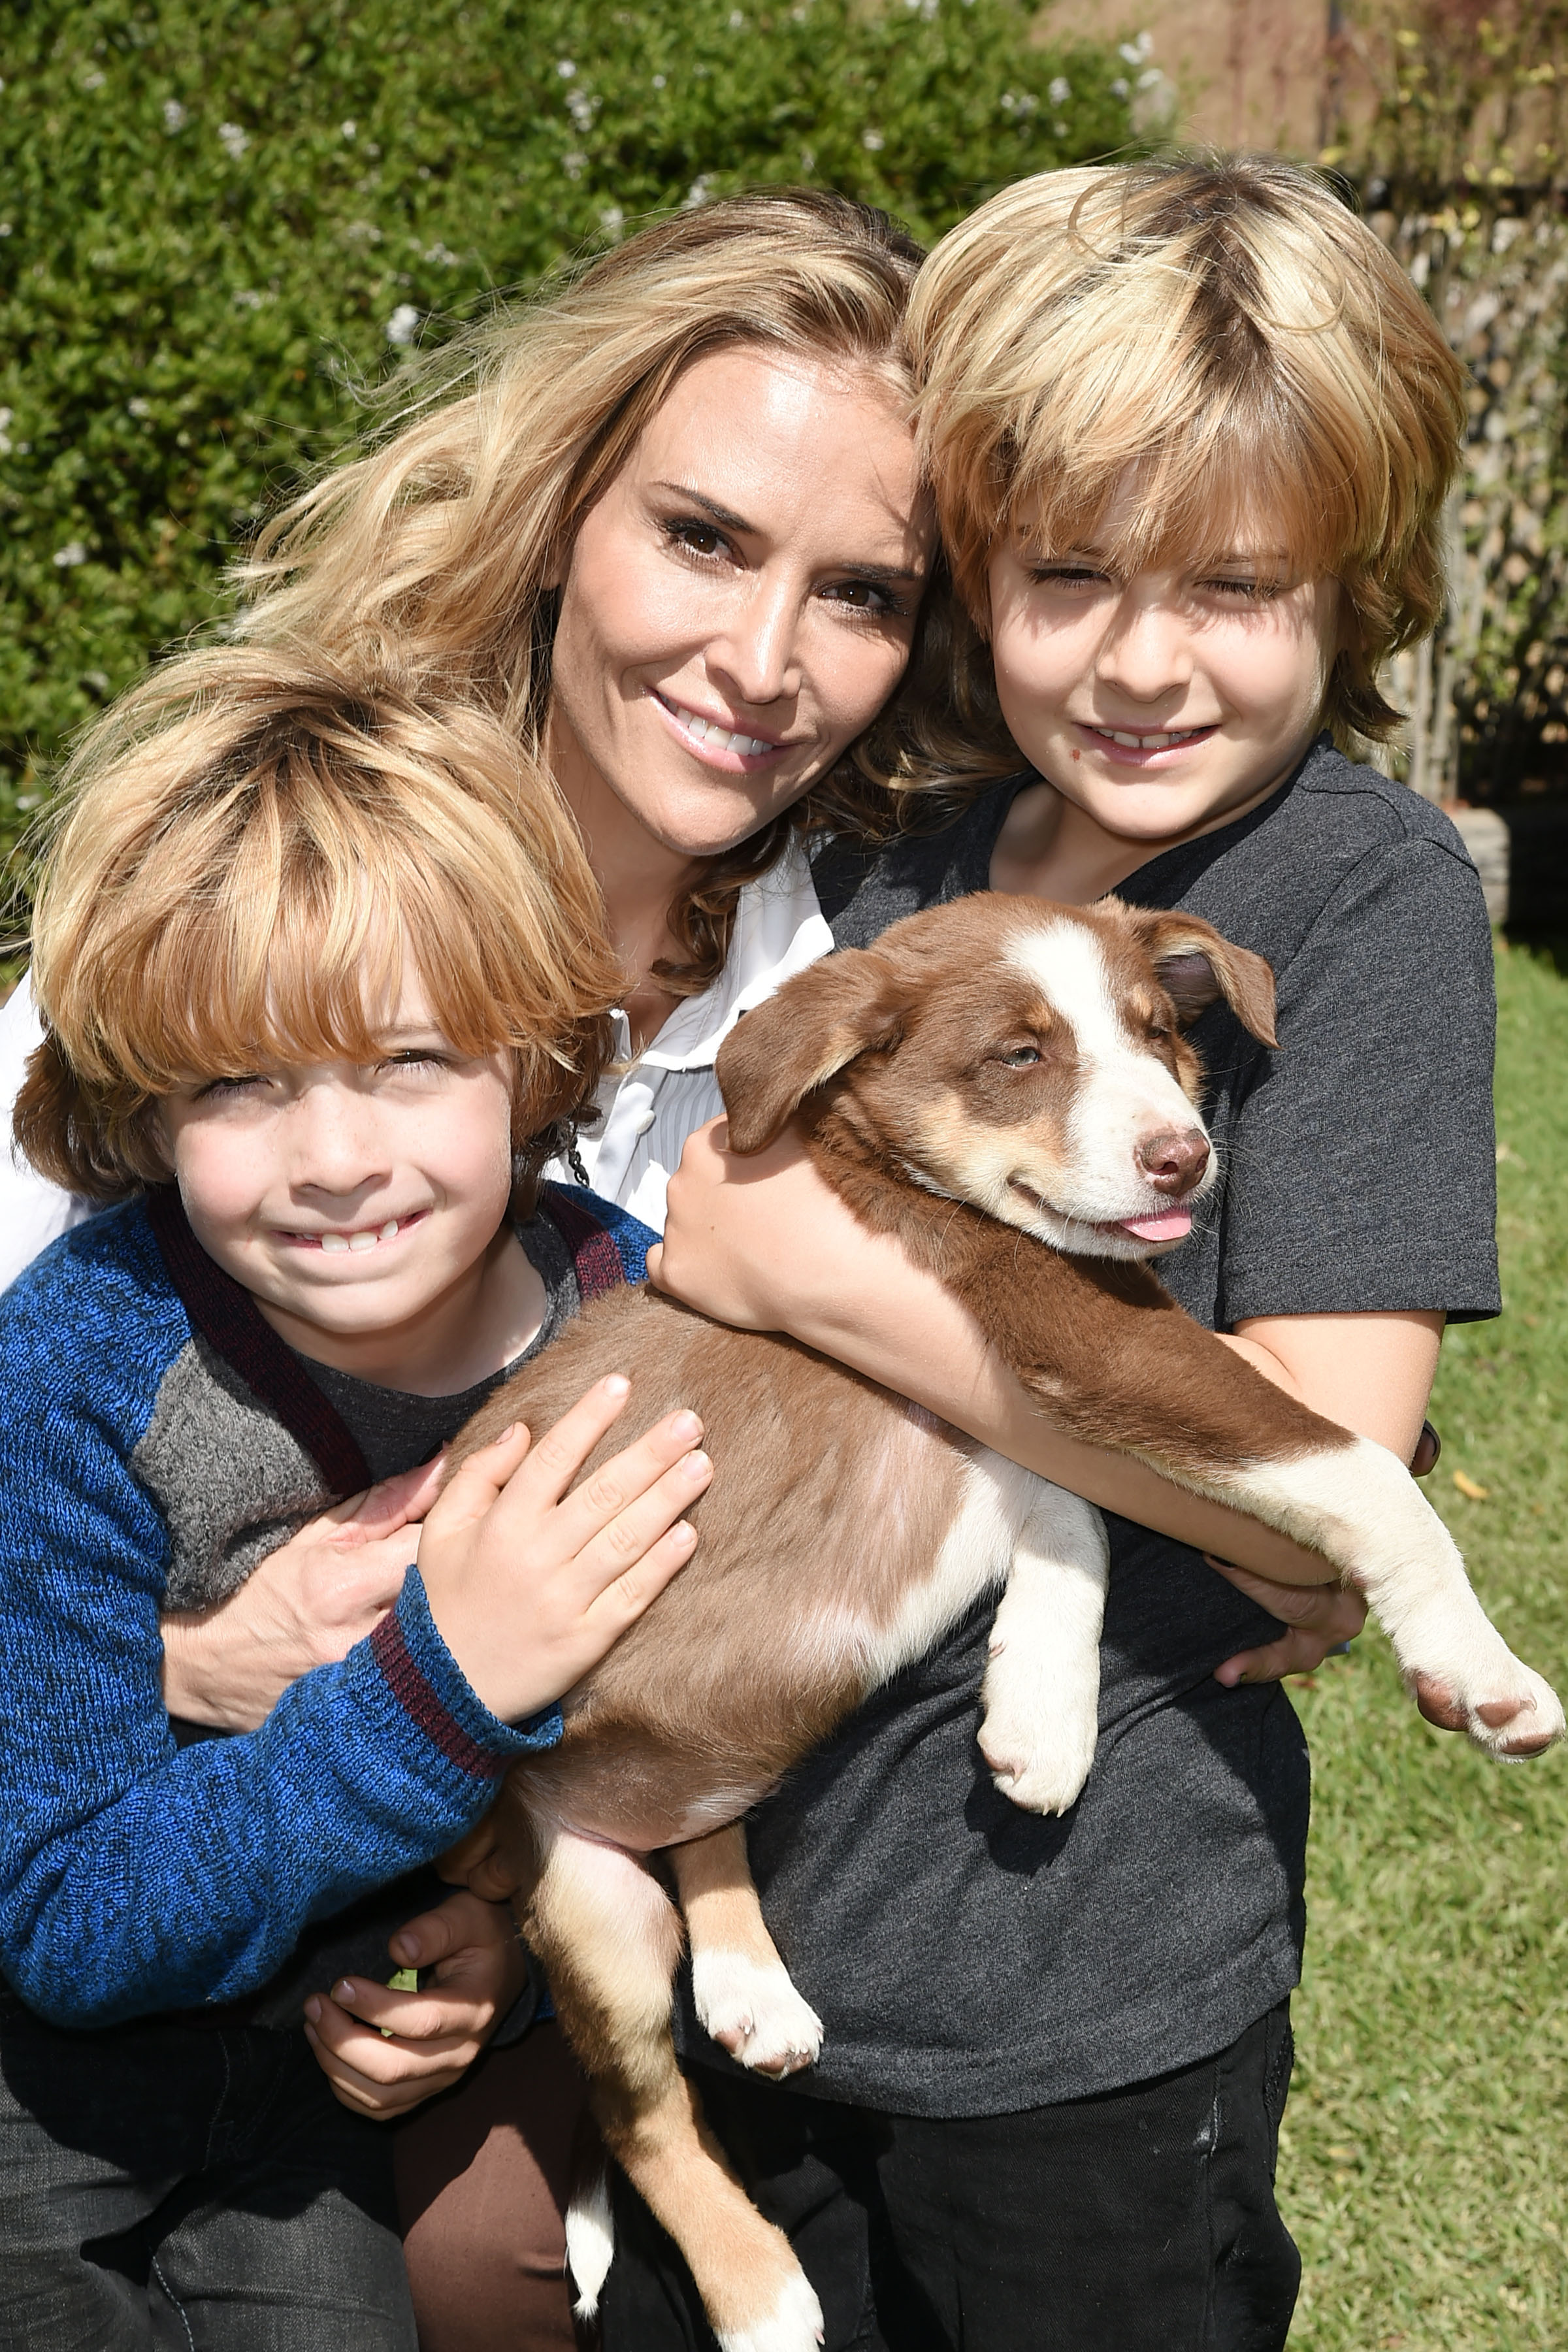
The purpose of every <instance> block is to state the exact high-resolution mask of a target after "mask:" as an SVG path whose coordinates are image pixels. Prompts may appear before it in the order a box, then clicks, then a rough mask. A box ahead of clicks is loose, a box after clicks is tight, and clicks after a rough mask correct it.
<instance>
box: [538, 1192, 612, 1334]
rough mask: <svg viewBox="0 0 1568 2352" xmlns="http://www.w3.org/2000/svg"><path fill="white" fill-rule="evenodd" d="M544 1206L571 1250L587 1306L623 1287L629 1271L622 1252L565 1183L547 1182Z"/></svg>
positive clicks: (574, 1267)
mask: <svg viewBox="0 0 1568 2352" xmlns="http://www.w3.org/2000/svg"><path fill="white" fill-rule="evenodd" d="M544 1202H545V1206H546V1207H547V1208H548V1209H549V1211H550V1214H551V1216H552V1219H553V1220H554V1223H555V1227H556V1231H557V1232H558V1233H559V1234H560V1235H561V1238H562V1240H563V1242H564V1243H565V1244H566V1246H567V1248H568V1249H569V1250H570V1251H571V1253H572V1271H573V1273H574V1275H575V1276H576V1277H577V1288H578V1292H579V1294H580V1296H581V1297H582V1300H583V1304H584V1307H586V1305H587V1304H588V1301H589V1299H590V1298H601V1297H603V1296H604V1294H605V1291H606V1290H619V1289H621V1288H623V1287H624V1286H625V1283H626V1268H625V1266H624V1265H622V1264H621V1254H620V1252H619V1250H618V1249H617V1248H616V1244H615V1243H614V1242H613V1241H612V1240H611V1238H610V1236H609V1234H607V1233H606V1232H605V1228H604V1226H603V1225H602V1224H601V1223H599V1220H598V1219H597V1217H595V1216H593V1215H591V1214H590V1213H589V1212H588V1211H587V1210H586V1209H584V1207H583V1206H582V1204H581V1202H577V1201H574V1199H573V1198H572V1195H571V1194H570V1192H567V1191H566V1190H565V1188H564V1187H563V1185H560V1184H546V1185H545V1187H544Z"/></svg>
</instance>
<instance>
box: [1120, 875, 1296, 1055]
mask: <svg viewBox="0 0 1568 2352" xmlns="http://www.w3.org/2000/svg"><path fill="white" fill-rule="evenodd" d="M1100 904H1101V906H1102V908H1104V910H1105V912H1106V913H1108V914H1109V913H1110V912H1111V911H1112V910H1113V909H1115V910H1116V911H1118V912H1120V913H1121V914H1122V915H1123V916H1124V917H1125V918H1126V919H1127V920H1128V922H1129V923H1130V924H1131V929H1132V936H1133V937H1134V939H1135V940H1137V941H1138V944H1139V945H1140V947H1142V950H1143V951H1144V953H1145V954H1146V955H1147V956H1148V958H1149V961H1150V962H1151V963H1152V965H1153V967H1154V970H1155V971H1156V972H1157V973H1158V975H1159V980H1160V985H1161V987H1162V988H1163V990H1164V992H1165V993H1166V995H1167V996H1168V997H1169V998H1170V1000H1171V1002H1172V1003H1173V1005H1174V1006H1175V1008H1176V1011H1177V1012H1178V1013H1180V1015H1181V1018H1182V1025H1183V1026H1184V1027H1185V1026H1186V1024H1188V1023H1189V1022H1192V1021H1195V1020H1196V1019H1197V1017H1198V1014H1199V1013H1203V1012H1205V1011H1206V1010H1207V1008H1208V1006H1209V1005H1211V1004H1212V1003H1214V1001H1215V997H1217V996H1223V997H1224V999H1225V1001H1226V1003H1227V1004H1228V1005H1229V1007H1230V1009H1231V1011H1232V1012H1233V1013H1235V1015H1236V1017H1237V1020H1238V1021H1239V1022H1240V1024H1241V1025H1242V1027H1243V1028H1244V1029H1247V1030H1250V1032H1251V1033H1252V1034H1253V1036H1255V1037H1258V1038H1261V1040H1262V1042H1263V1043H1264V1045H1278V1044H1279V1038H1278V1036H1277V1035H1276V1034H1275V1029H1274V973H1273V970H1272V968H1271V967H1270V966H1269V965H1268V964H1267V963H1265V961H1264V960H1263V958H1262V957H1261V956H1260V955H1254V954H1253V952H1252V950H1251V949H1250V948H1238V947H1237V945H1236V943H1235V941H1234V940H1227V939H1225V938H1223V937H1222V936H1221V934H1220V933H1219V932H1218V931H1216V930H1215V927H1214V925H1213V924H1212V923H1205V922H1204V921H1202V920H1201V919H1199V918H1198V917H1197V916H1196V915H1181V914H1167V913H1164V912H1162V911H1157V910H1156V909H1154V908H1145V907H1123V906H1122V905H1121V901H1120V900H1119V899H1116V898H1106V899H1102V900H1101V902H1100Z"/></svg>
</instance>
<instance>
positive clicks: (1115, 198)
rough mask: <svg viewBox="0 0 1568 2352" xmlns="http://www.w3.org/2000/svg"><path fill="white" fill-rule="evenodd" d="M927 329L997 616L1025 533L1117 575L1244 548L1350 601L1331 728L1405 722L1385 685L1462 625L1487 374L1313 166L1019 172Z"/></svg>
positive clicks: (954, 488) (972, 598)
mask: <svg viewBox="0 0 1568 2352" xmlns="http://www.w3.org/2000/svg"><path fill="white" fill-rule="evenodd" d="M910 339H911V342H912V345H913V349H914V352H915V359H916V365H917V370H918V373H919V376H920V381H921V436H922V444H923V447H924V452H925V458H926V464H927V466H928V468H929V470H930V473H931V478H932V482H933V485H934V488H935V492H936V497H937V503H938V508H939V510H940V513H941V516H942V528H943V532H944V535H945V537H946V540H947V543H948V547H949V550H950V553H951V557H952V563H953V568H954V572H955V576H956V578H957V580H958V583H959V585H960V588H961V591H962V593H963V595H964V597H965V600H966V602H967V603H968V604H969V607H970V609H971V611H972V612H973V614H975V616H976V618H977V619H978V620H979V621H980V622H981V624H982V625H984V617H985V614H986V610H987V594H986V573H987V567H988V563H989V559H990V555H991V552H992V550H993V548H994V545H995V543H996V541H997V538H998V536H999V535H1000V534H1016V535H1017V536H1018V537H1019V538H1020V539H1021V541H1023V543H1024V544H1025V545H1026V547H1027V549H1028V551H1030V552H1031V553H1033V552H1040V553H1046V554H1053V555H1061V554H1065V553H1067V552H1068V551H1077V550H1080V549H1083V548H1086V547H1094V548H1097V549H1099V550H1100V552H1102V553H1103V554H1104V555H1105V556H1106V557H1107V558H1108V560H1110V562H1112V563H1113V564H1114V565H1115V567H1116V568H1117V569H1119V570H1121V569H1135V568H1142V567H1143V566H1146V565H1160V564H1163V563H1164V562H1172V561H1175V560H1179V561H1181V562H1184V563H1187V562H1204V561H1206V560H1212V559H1214V558H1216V557H1220V556H1224V555H1226V554H1229V553H1232V552H1233V551H1237V550H1238V549H1245V550H1246V551H1247V552H1249V553H1256V554H1258V555H1261V556H1262V557H1263V558H1264V560H1265V561H1266V562H1267V561H1268V560H1269V559H1271V558H1277V559H1278V560H1279V565H1280V569H1281V571H1282V572H1283V574H1284V575H1285V576H1288V577H1291V578H1298V579H1302V578H1324V577H1332V578H1336V579H1338V580H1340V581H1341V582H1342V583H1343V585H1344V588H1345V590H1346V592H1347V594H1348V597H1349V600H1350V603H1351V606H1352V613H1353V625H1352V634H1353V635H1354V638H1355V641H1356V642H1355V649H1354V650H1353V651H1352V653H1351V654H1349V655H1348V656H1344V657H1342V662H1341V665H1340V667H1339V669H1338V670H1337V671H1336V675H1335V679H1334V684H1333V688H1332V689H1331V709H1330V712H1329V714H1328V715H1329V718H1330V720H1331V723H1332V724H1334V725H1335V727H1336V729H1337V730H1340V731H1342V732H1348V731H1350V730H1359V731H1362V732H1369V733H1382V732H1384V731H1386V730H1387V728H1388V727H1389V726H1390V725H1392V724H1393V723H1394V720H1395V717H1396V714H1395V713H1394V712H1393V711H1392V710H1391V709H1389V708H1388V706H1387V705H1386V704H1385V703H1384V701H1383V699H1382V698H1381V696H1380V695H1379V694H1378V693H1377V691H1376V688H1375V686H1374V685H1373V677H1374V675H1375V671H1376V667H1377V665H1378V664H1379V663H1380V662H1381V661H1382V659H1383V658H1384V656H1386V655H1387V654H1388V653H1389V652H1391V651H1393V650H1394V649H1395V648H1396V647H1397V646H1402V645H1405V644H1408V643H1410V642H1411V641H1412V640H1413V639H1414V638H1415V637H1417V636H1419V635H1423V634H1424V633H1425V632H1426V630H1427V629H1429V628H1430V627H1431V626H1432V625H1433V624H1434V622H1435V621H1436V617H1437V614H1438V613H1439V611H1440V609H1441V603H1442V595H1443V582H1442V571H1441V563H1440V560H1439V551H1438V547H1437V541H1436V523H1437V518H1438V514H1439V511H1440V509H1441V505H1442V501H1443V498H1444V496H1445V494H1446V492H1447V487H1448V484H1449V481H1450V480H1451V478H1452V476H1453V472H1454V469H1455V467H1456V465H1457V463H1458V450H1459V445H1460V439H1461V436H1462V433H1463V428H1464V418H1465V409H1464V399H1463V376H1462V372H1461V370H1460V368H1459V365H1458V362H1457V361H1456V360H1455V358H1454V356H1453V354H1452V353H1451V352H1449V350H1448V348H1447V344H1446V343H1445V342H1444V341H1443V339H1442V337H1441V335H1440V334H1439V333H1438V331H1437V329H1436V325H1435V323H1434V321H1433V320H1432V318H1431V315H1430V313H1429V312H1428V311H1427V310H1426V306H1425V305H1424V303H1423V302H1422V301H1421V299H1420V298H1419V296H1418V295H1417V294H1416V293H1415V289H1414V288H1413V287H1412V286H1411V285H1410V283H1409V281H1408V280H1407V279H1406V278H1405V276H1404V274H1403V272H1402V271H1401V270H1400V269H1399V268H1398V267H1397V265H1396V264H1395V263H1394V261H1393V260H1392V259H1391V257H1389V255H1388V254H1387V253H1386V252H1385V251H1384V247H1382V246H1381V245H1380V244H1379V243H1378V241H1377V239H1376V238H1375V237H1374V236H1373V235H1372V233H1371V231H1370V230H1369V229H1367V228H1366V227H1365V226H1364V225H1363V223H1362V222H1360V221H1358V220H1357V219H1355V218H1354V216H1353V215H1352V214H1350V213H1349V212H1347V211H1346V209H1345V208H1344V206H1343V205H1341V204H1340V203H1339V202H1338V200H1337V199H1336V198H1335V197H1334V196H1333V194H1331V191H1330V190H1329V189H1328V188H1327V187H1326V186H1324V184H1322V183H1321V181H1320V180H1318V179H1317V178H1316V177H1314V175H1312V174H1311V173H1307V172H1303V171H1300V170H1298V169H1296V168H1295V167H1294V166H1291V165H1289V164H1284V163H1277V162H1275V161H1273V160H1271V159H1247V158H1244V159H1239V160H1237V161H1235V162H1230V163H1212V164H1164V165H1148V166H1134V167H1129V168H1121V169H1116V170H1094V171H1075V172H1058V173H1045V174H1042V175H1040V176H1039V177H1037V178H1035V179H1032V180H1025V181H1021V182H1019V183H1018V184H1016V186H1015V187H1012V188H1008V189H1005V190H1004V191H1003V193H1002V194H1000V195H998V196H995V197H994V198H993V199H992V200H991V202H990V203H989V204H986V205H982V206H981V208H980V209H979V211H978V212H977V213H975V214H974V215H972V216H971V218H970V219H969V220H968V221H966V222H964V223H963V224H962V225H961V226H959V227H958V228H956V229H954V230H953V231H952V233H951V234H950V235H949V236H947V237H945V238H944V239H943V240H942V244H941V245H940V246H938V247H937V249H936V251H935V252H934V253H933V255H932V256H931V260H930V261H929V262H928V263H927V265H926V268H925V270H924V271H923V272H922V273H921V278H920V280H919V283H918V285H917V287H916V291H915V299H914V304H913V308H912V310H911V314H910ZM1108 530H1110V533H1111V536H1112V538H1113V541H1114V544H1109V545H1108V544H1106V542H1105V534H1106V532H1107V531H1108Z"/></svg>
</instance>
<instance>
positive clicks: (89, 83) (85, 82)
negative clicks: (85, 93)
mask: <svg viewBox="0 0 1568 2352" xmlns="http://www.w3.org/2000/svg"><path fill="white" fill-rule="evenodd" d="M108 79H109V76H108V75H107V74H106V73H100V72H99V70H98V68H97V67H96V66H95V67H94V68H93V69H92V71H91V73H84V74H83V76H82V78H81V86H82V88H83V89H102V88H103V85H104V83H105V82H106V81H107V80H108Z"/></svg>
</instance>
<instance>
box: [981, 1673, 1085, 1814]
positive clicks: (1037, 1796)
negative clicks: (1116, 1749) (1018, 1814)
mask: <svg viewBox="0 0 1568 2352" xmlns="http://www.w3.org/2000/svg"><path fill="white" fill-rule="evenodd" d="M1099 1696H1100V1694H1099V1690H1098V1688H1091V1689H1090V1690H1089V1691H1087V1692H1084V1691H1081V1690H1079V1691H1074V1692H1071V1693H1070V1694H1069V1693H1066V1692H1064V1691H1063V1690H1062V1688H1061V1687H1060V1685H1059V1684H1058V1685H1057V1686H1056V1687H1055V1688H1049V1689H1039V1688H1037V1687H1035V1686H1034V1685H1033V1684H1032V1682H1024V1681H1023V1680H1022V1678H1019V1679H1018V1680H1015V1679H1014V1678H1013V1677H1011V1676H1010V1675H1007V1674H1006V1673H1005V1652H1003V1653H1002V1654H1000V1655H998V1656H997V1657H995V1658H994V1659H993V1661H992V1664H991V1669H990V1672H989V1673H988V1674H987V1675H986V1677H985V1687H984V1692H983V1694H982V1697H983V1700H984V1708H985V1713H984V1718H983V1720H982V1722H981V1726H980V1734H979V1738H980V1753H981V1754H982V1756H984V1759H985V1761H986V1762H987V1764H989V1765H990V1767H991V1777H992V1779H993V1780H994V1781H995V1783H996V1786H997V1787H998V1789H1000V1790H1001V1791H1002V1794H1003V1795H1004V1796H1005V1797H1006V1798H1008V1799H1009V1800H1010V1801H1012V1803H1014V1804H1015V1805H1019V1806H1021V1807H1022V1808H1023V1810H1024V1811H1025V1812H1026V1813H1065V1812H1066V1811H1068V1807H1069V1806H1071V1805H1075V1804H1076V1803H1077V1802H1078V1800H1079V1796H1080V1795H1081V1794H1082V1791H1083V1784H1084V1782H1085V1781H1086V1780H1088V1778H1089V1766H1090V1765H1091V1764H1092V1763H1093V1761H1094V1748H1095V1741H1096V1739H1097V1738H1098V1737H1099V1733H1100V1723H1099Z"/></svg>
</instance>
